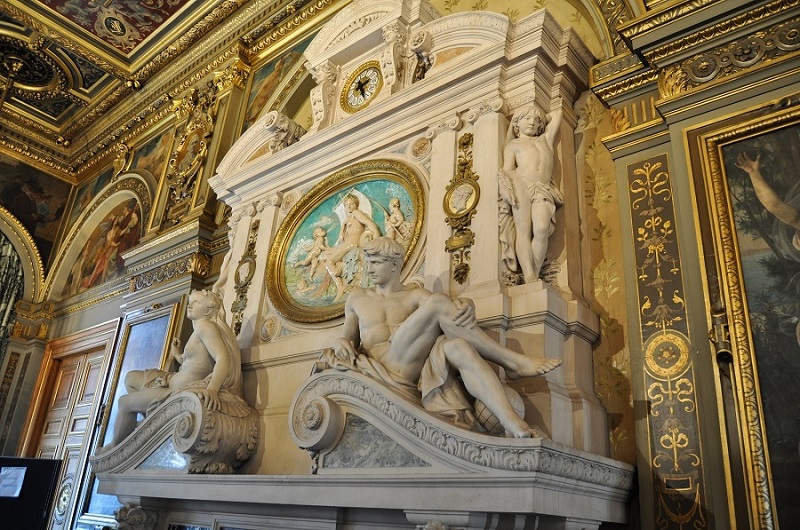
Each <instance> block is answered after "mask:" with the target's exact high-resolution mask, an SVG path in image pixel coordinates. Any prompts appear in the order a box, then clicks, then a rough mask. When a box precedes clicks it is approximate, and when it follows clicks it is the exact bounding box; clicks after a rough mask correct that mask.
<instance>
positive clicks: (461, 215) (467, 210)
mask: <svg viewBox="0 0 800 530" xmlns="http://www.w3.org/2000/svg"><path fill="white" fill-rule="evenodd" d="M473 142H474V137H473V135H472V133H466V134H463V135H461V137H460V138H459V139H458V159H457V162H456V173H455V175H453V178H452V179H451V180H450V183H449V184H448V185H447V187H446V188H445V194H444V201H443V204H442V207H443V208H444V213H445V215H446V216H447V219H445V222H446V223H447V224H448V225H449V226H450V228H451V229H452V234H451V236H450V237H449V238H447V241H445V250H446V251H447V252H449V253H450V254H451V257H452V265H453V279H454V280H455V281H457V282H458V283H460V284H463V283H464V282H466V281H467V278H468V277H469V267H470V257H471V251H470V249H471V247H472V245H474V244H475V233H474V232H473V231H472V230H470V228H469V226H470V225H471V224H472V218H473V217H474V216H475V213H476V211H477V207H478V201H479V200H480V197H481V187H480V185H479V184H478V178H479V177H478V175H477V174H476V173H475V172H474V171H473V169H472V145H473Z"/></svg>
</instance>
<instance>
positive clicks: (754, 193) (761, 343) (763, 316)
mask: <svg viewBox="0 0 800 530" xmlns="http://www.w3.org/2000/svg"><path fill="white" fill-rule="evenodd" d="M795 113H796V114H797V118H800V113H797V111H795ZM764 123H765V124H766V125H765V126H762V127H760V128H759V127H756V132H757V134H753V129H747V128H744V129H740V130H739V132H738V134H735V135H734V136H738V137H739V138H743V139H737V140H736V141H732V142H729V143H726V144H725V145H722V146H721V148H720V151H719V153H721V159H722V172H723V173H724V175H719V174H718V175H716V177H717V181H718V183H719V182H722V181H723V180H724V182H726V184H727V193H728V195H729V197H728V200H729V201H730V202H729V204H730V215H731V216H732V218H733V224H734V228H735V242H732V241H729V242H728V243H729V246H728V248H730V244H731V243H732V244H733V245H732V246H733V247H738V256H739V260H738V261H739V264H738V265H739V267H741V279H742V281H741V282H740V281H739V279H738V278H735V279H734V281H733V282H730V279H732V278H729V282H730V283H729V289H730V292H731V293H732V294H731V295H730V301H729V302H728V305H729V307H730V309H731V311H732V312H733V318H732V321H733V323H734V330H733V331H732V334H733V335H734V337H735V338H736V350H737V351H735V352H734V353H735V357H736V358H737V359H740V361H739V362H740V363H741V364H743V365H744V366H743V370H742V373H743V377H744V380H743V382H742V383H741V387H742V388H741V391H742V392H743V393H744V394H743V398H742V399H744V401H745V403H744V404H740V406H741V407H742V408H743V409H746V410H747V413H748V414H750V416H749V417H747V418H746V419H745V423H747V424H750V427H753V425H756V424H758V423H759V422H760V424H761V425H763V427H761V428H758V429H755V431H754V432H755V434H756V435H758V432H757V431H761V429H764V428H765V433H766V441H767V444H766V447H767V452H766V454H764V453H763V451H764V448H763V444H761V443H758V444H757V447H755V448H751V449H755V450H754V452H753V454H751V455H750V456H749V458H752V459H754V462H755V461H757V460H758V459H759V458H763V460H764V461H765V462H766V463H767V464H769V472H770V474H771V478H772V488H773V490H774V508H775V515H776V516H777V520H778V523H779V526H780V527H781V528H787V527H790V526H792V525H793V524H794V522H795V521H800V489H798V488H797V484H796V482H797V477H798V476H800V421H798V417H799V416H800V384H798V382H800V178H798V177H799V174H798V170H797V168H798V167H800V125H799V124H797V121H796V120H795V121H794V124H792V125H789V126H784V127H782V128H774V122H768V121H767V122H764ZM768 127H772V128H768ZM719 201H720V199H719V198H717V202H718V203H719ZM724 245H725V242H724V241H723V246H724ZM732 257H733V259H731V258H732ZM727 258H728V261H729V262H730V263H732V264H734V265H733V267H735V255H734V256H728V257H727ZM733 267H731V268H729V269H728V274H729V275H730V274H736V273H735V272H732V271H734V268H733ZM736 275H737V276H738V274H736ZM739 289H741V290H742V292H739ZM737 324H740V325H739V326H737ZM748 330H749V331H750V333H751V337H750V338H751V340H752V353H751V352H750V351H749V350H750V343H749V341H748V340H747V332H748ZM748 360H750V361H751V362H746V361H748ZM748 370H749V372H748ZM759 392H760V395H759ZM759 397H760V399H759ZM759 403H760V409H761V411H762V414H763V417H762V418H759V406H758V405H759ZM754 439H756V438H755V437H752V436H751V437H749V441H750V442H752V440H754ZM747 441H748V440H747V439H746V443H747ZM759 453H761V454H759ZM748 467H751V466H748ZM752 468H756V469H757V468H760V466H757V465H755V464H753V465H752ZM761 473H762V474H761V475H760V476H758V475H756V476H754V481H755V484H756V486H755V487H761V488H763V489H764V490H765V491H768V489H769V488H768V486H767V478H766V477H765V476H764V475H763V471H762V472H761ZM762 502H766V503H767V506H766V507H767V510H766V511H764V506H763V504H762ZM758 504H759V513H761V514H762V515H763V514H769V512H770V510H769V506H768V504H769V498H768V495H767V494H765V495H763V496H762V497H761V501H759V502H758ZM762 522H763V521H762Z"/></svg>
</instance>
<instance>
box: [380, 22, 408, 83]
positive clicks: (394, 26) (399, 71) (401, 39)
mask: <svg viewBox="0 0 800 530" xmlns="http://www.w3.org/2000/svg"><path fill="white" fill-rule="evenodd" d="M406 38H407V34H406V31H405V29H404V28H403V27H402V26H401V25H400V24H399V23H397V22H392V23H391V24H388V25H387V26H386V27H384V28H383V40H384V42H385V43H386V47H385V48H384V50H383V54H382V55H381V71H382V72H383V84H384V87H386V89H387V90H388V92H389V93H390V94H391V93H392V92H394V91H395V87H399V86H400V82H401V80H402V77H403V63H402V61H401V52H402V49H403V47H404V44H405V41H406Z"/></svg>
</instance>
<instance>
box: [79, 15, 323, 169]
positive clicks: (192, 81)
mask: <svg viewBox="0 0 800 530" xmlns="http://www.w3.org/2000/svg"><path fill="white" fill-rule="evenodd" d="M305 1H306V0H297V1H296V2H295V4H298V3H303V2H305ZM269 3H270V2H268V1H266V0H265V1H255V2H251V3H250V4H248V6H247V7H246V8H244V9H243V10H242V11H241V12H240V13H237V14H236V15H234V16H233V18H232V19H231V20H229V21H228V22H226V23H225V24H223V25H222V26H221V27H220V28H219V31H220V32H222V33H223V36H224V32H225V31H226V30H227V29H228V28H229V26H234V27H239V26H241V25H243V24H244V23H245V22H246V21H249V20H252V19H253V17H255V16H256V15H257V13H258V12H261V11H263V10H264V9H267V8H268V7H269V6H268V4H269ZM335 3H336V0H317V1H316V2H315V3H314V4H312V5H309V6H306V7H304V8H303V9H302V10H300V11H299V12H295V15H294V16H293V17H291V18H289V19H285V20H282V22H281V23H280V25H279V26H278V27H277V29H276V30H275V31H273V32H272V33H271V34H270V35H269V36H268V38H272V35H274V34H276V33H277V34H279V35H280V36H286V35H290V33H291V31H293V30H294V29H295V28H296V27H297V26H299V25H300V24H301V23H303V22H304V21H306V20H310V19H311V18H313V16H315V15H317V14H318V13H319V12H321V11H322V10H323V9H324V8H326V7H328V6H330V5H333V4H335ZM280 16H281V13H278V14H276V15H274V16H272V17H271V18H270V19H269V20H268V21H267V22H265V23H264V24H263V25H264V26H269V25H270V24H273V25H277V24H278V23H277V22H274V21H275V20H276V19H277V20H281V18H280ZM231 31H233V30H231ZM220 40H222V39H220ZM259 42H261V41H259ZM270 42H271V43H274V42H273V41H270ZM217 47H218V44H217V42H215V41H214V40H213V39H206V40H205V41H203V42H202V44H201V45H197V46H193V47H192V48H190V49H189V51H188V52H187V53H188V54H190V56H191V60H190V61H189V64H190V65H201V66H200V68H198V69H197V70H195V71H194V72H193V73H192V75H190V76H189V77H187V78H184V79H182V81H181V82H180V83H178V84H177V85H172V86H169V84H171V83H173V82H174V81H175V79H176V78H177V77H178V76H179V75H180V72H182V71H184V70H186V69H187V63H186V61H182V62H181V64H180V65H177V64H173V65H170V66H168V67H167V68H165V69H163V70H161V71H160V72H159V73H158V74H157V75H155V76H154V77H153V78H152V79H150V80H149V82H148V84H147V85H145V86H144V87H143V88H142V89H141V90H140V91H139V97H137V98H136V99H137V100H140V99H145V100H146V99H147V96H148V95H151V94H152V95H155V94H162V95H164V96H163V98H167V99H169V98H174V97H177V96H178V95H179V94H181V93H183V92H185V91H186V90H189V89H191V88H192V87H194V86H196V85H197V84H198V83H200V82H201V81H202V80H203V79H204V78H205V77H207V76H208V75H209V74H211V73H212V72H213V71H214V70H218V69H220V68H222V67H225V66H226V65H227V63H228V62H229V61H231V60H242V59H243V58H245V57H249V56H252V55H253V54H254V53H255V52H254V50H253V49H252V48H250V49H245V47H244V43H243V42H242V41H241V39H240V40H237V41H235V42H233V43H231V45H229V46H228V47H226V48H225V49H224V50H222V52H219V51H217V53H218V55H217V56H216V57H215V58H213V59H211V60H209V59H208V50H207V48H210V49H211V50H212V51H213V50H214V49H215V48H217ZM184 56H186V54H184ZM243 62H244V64H247V61H243ZM156 102H157V106H156V108H153V105H151V107H150V108H149V109H150V110H151V111H152V112H156V111H157V110H158V107H161V106H162V105H163V104H164V103H165V101H159V100H156ZM123 112H124V111H120V112H119V113H113V115H106V116H104V119H105V120H107V121H110V124H109V126H108V127H107V128H106V129H105V131H104V132H105V135H106V136H107V137H108V136H110V135H111V134H112V133H111V128H112V127H113V126H114V125H112V124H113V123H114V120H113V118H114V117H115V116H119V115H121V114H122V113H123ZM129 112H130V110H129ZM164 114H167V113H164V112H159V116H158V118H155V119H150V118H148V119H147V120H146V121H147V123H148V124H150V123H154V122H155V121H159V120H160V119H162V118H163V117H164ZM142 120H143V117H142V113H141V111H140V112H139V113H138V114H137V115H136V116H133V117H129V118H128V119H127V120H126V121H125V123H124V125H123V126H119V125H117V127H118V128H119V127H127V128H128V130H129V131H133V134H131V133H130V132H129V133H128V134H127V135H125V137H124V141H126V142H127V143H131V142H132V141H133V140H134V139H135V137H136V136H137V135H138V134H141V132H143V131H144V130H146V129H147V127H145V126H138V125H136V123H139V122H141V121H142ZM82 121H83V120H82ZM116 122H117V123H118V122H119V120H116ZM79 126H80V127H79ZM87 126H88V124H85V123H82V122H79V123H78V124H76V126H75V127H76V128H77V129H76V130H82V129H85V127H87ZM98 136H100V135H97V136H96V137H98ZM112 144H113V140H104V141H99V142H98V143H97V144H96V145H97V146H101V147H99V148H98V149H97V150H89V151H88V152H85V153H83V155H82V156H80V157H79V158H78V159H77V160H75V162H74V163H73V164H72V165H73V166H74V167H77V168H78V170H77V175H79V176H80V175H83V174H86V173H87V172H90V170H91V169H92V168H93V167H94V166H95V165H96V164H95V163H94V162H93V157H94V156H95V155H96V154H98V155H99V153H101V152H103V151H106V150H110V149H111V148H112Z"/></svg>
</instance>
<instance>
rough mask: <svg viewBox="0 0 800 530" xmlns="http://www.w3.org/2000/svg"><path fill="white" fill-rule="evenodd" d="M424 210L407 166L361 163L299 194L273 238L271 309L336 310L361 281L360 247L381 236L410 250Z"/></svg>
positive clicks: (314, 314)
mask: <svg viewBox="0 0 800 530" xmlns="http://www.w3.org/2000/svg"><path fill="white" fill-rule="evenodd" d="M423 212H424V202H423V194H422V188H421V185H420V182H419V180H418V178H417V177H416V175H415V174H414V173H413V171H412V170H411V169H410V168H408V167H407V166H405V165H403V164H400V163H398V162H394V161H389V160H375V161H368V162H361V163H358V164H355V165H353V166H350V167H348V168H346V169H344V170H342V171H339V172H337V173H335V174H334V175H332V176H330V177H328V178H326V179H325V180H323V181H322V182H320V183H319V184H318V185H317V186H315V187H314V188H313V189H312V190H311V191H310V192H308V193H306V194H305V195H304V196H303V197H302V199H301V200H299V201H298V202H297V204H296V205H295V206H294V207H293V208H292V210H291V211H290V212H289V214H288V215H287V217H286V219H284V221H283V223H282V224H281V227H280V228H279V230H278V234H277V235H276V237H275V242H276V243H275V244H274V245H273V247H272V249H271V251H270V255H269V261H268V265H267V270H268V271H270V273H269V274H272V277H270V278H267V286H268V287H267V288H268V291H269V294H270V298H271V300H272V302H273V304H274V305H275V308H276V309H277V310H278V312H280V313H281V314H283V315H284V316H286V317H288V318H290V319H292V320H295V321H298V322H322V321H325V320H330V319H332V318H336V317H338V316H341V315H342V313H343V309H344V302H345V300H346V298H347V293H348V292H350V291H351V290H352V289H354V288H355V287H359V286H361V287H368V286H369V279H368V277H367V275H366V274H364V272H365V271H364V264H363V256H362V252H361V249H362V248H363V246H364V245H365V244H366V243H367V242H368V241H369V240H371V239H374V238H375V237H380V236H387V237H391V238H393V239H395V240H396V241H398V242H400V243H401V244H402V245H403V247H404V248H405V249H406V256H405V257H406V260H408V257H409V256H410V255H411V253H412V252H413V251H414V249H415V247H416V244H417V241H418V239H419V237H420V232H421V229H422V220H423Z"/></svg>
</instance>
